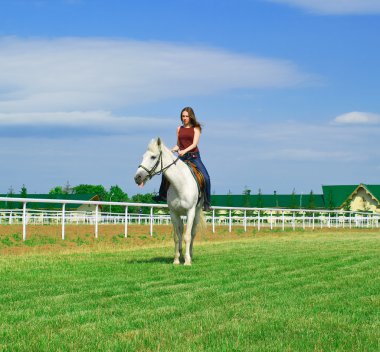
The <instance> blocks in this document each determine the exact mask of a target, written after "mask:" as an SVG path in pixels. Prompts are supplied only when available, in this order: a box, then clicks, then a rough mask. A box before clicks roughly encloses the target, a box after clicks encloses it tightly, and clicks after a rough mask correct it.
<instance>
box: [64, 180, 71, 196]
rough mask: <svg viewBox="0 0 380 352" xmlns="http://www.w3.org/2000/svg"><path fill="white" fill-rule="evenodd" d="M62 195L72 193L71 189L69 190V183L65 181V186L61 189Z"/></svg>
mask: <svg viewBox="0 0 380 352" xmlns="http://www.w3.org/2000/svg"><path fill="white" fill-rule="evenodd" d="M62 193H63V194H71V193H73V189H72V188H71V186H70V183H69V181H67V182H66V184H65V187H63V189H62Z"/></svg>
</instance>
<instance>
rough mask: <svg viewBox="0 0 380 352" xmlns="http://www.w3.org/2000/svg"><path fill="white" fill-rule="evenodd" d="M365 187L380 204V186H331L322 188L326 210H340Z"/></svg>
mask: <svg viewBox="0 0 380 352" xmlns="http://www.w3.org/2000/svg"><path fill="white" fill-rule="evenodd" d="M361 187H363V188H364V189H365V190H366V191H367V192H368V193H370V194H371V195H372V197H373V198H374V199H375V200H376V201H377V202H379V203H380V185H366V184H363V183H361V184H359V185H330V186H322V189H323V196H324V198H325V204H326V208H340V207H341V206H343V204H344V202H345V201H346V200H348V199H349V198H352V197H353V195H354V194H355V193H356V192H357V191H358V190H359V189H360V188H361Z"/></svg>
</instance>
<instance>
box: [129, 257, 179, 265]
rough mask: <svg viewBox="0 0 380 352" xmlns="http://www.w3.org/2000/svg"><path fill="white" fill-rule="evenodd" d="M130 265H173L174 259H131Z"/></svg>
mask: <svg viewBox="0 0 380 352" xmlns="http://www.w3.org/2000/svg"><path fill="white" fill-rule="evenodd" d="M127 263H128V264H152V263H160V264H173V257H154V258H148V259H131V260H128V261H127Z"/></svg>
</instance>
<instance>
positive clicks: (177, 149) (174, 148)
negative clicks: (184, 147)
mask: <svg viewBox="0 0 380 352" xmlns="http://www.w3.org/2000/svg"><path fill="white" fill-rule="evenodd" d="M180 128H181V126H178V128H177V145H175V146H174V147H173V148H172V152H173V153H175V152H178V151H179V146H178V144H179V141H178V135H179V129H180Z"/></svg>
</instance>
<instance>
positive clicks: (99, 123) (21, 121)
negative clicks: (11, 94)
mask: <svg viewBox="0 0 380 352" xmlns="http://www.w3.org/2000/svg"><path fill="white" fill-rule="evenodd" d="M172 124H173V121H172V119H169V118H167V119H166V118H148V117H141V116H135V117H131V116H129V117H123V116H114V115H113V114H112V112H110V111H71V112H38V113H0V127H2V128H5V127H20V126H23V127H38V126H42V127H44V128H48V127H71V128H85V129H101V130H102V131H104V132H118V133H126V132H128V131H131V130H132V131H133V132H137V131H138V130H140V129H143V128H145V127H146V126H155V129H157V128H167V127H168V126H171V125H172Z"/></svg>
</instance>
